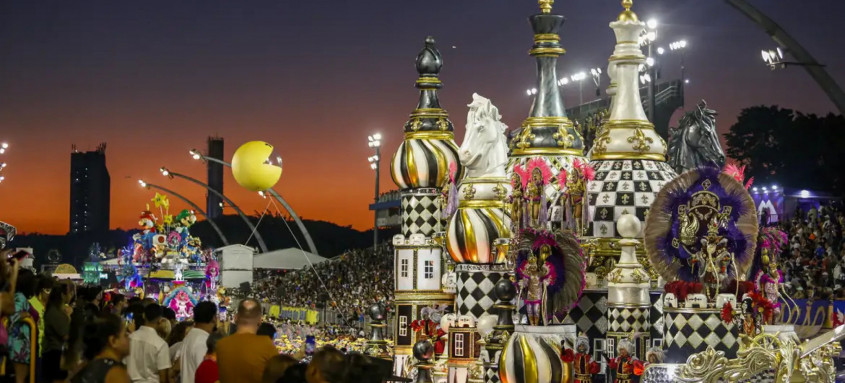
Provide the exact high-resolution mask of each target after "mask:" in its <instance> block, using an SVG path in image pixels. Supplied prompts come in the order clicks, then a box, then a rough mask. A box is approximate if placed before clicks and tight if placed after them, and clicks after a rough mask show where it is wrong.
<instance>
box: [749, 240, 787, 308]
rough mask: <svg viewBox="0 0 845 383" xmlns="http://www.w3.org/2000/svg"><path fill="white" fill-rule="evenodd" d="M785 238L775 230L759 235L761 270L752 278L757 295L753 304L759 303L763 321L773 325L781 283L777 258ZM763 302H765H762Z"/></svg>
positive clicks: (780, 272)
mask: <svg viewBox="0 0 845 383" xmlns="http://www.w3.org/2000/svg"><path fill="white" fill-rule="evenodd" d="M766 229H770V228H766ZM785 236H786V234H784V233H783V232H781V231H780V230H777V229H771V230H763V234H762V235H761V237H763V243H762V245H760V263H761V264H762V269H761V270H760V271H758V272H757V274H756V275H755V276H754V283H755V284H756V286H757V294H758V295H759V297H758V299H755V303H758V302H759V303H760V304H759V306H762V307H763V308H764V310H763V313H764V315H763V321H764V323H768V324H774V323H775V320H777V319H778V318H780V314H781V307H780V285H781V284H782V283H783V272H782V271H780V270H778V266H777V257H778V255H779V252H780V249H781V247H782V246H783V243H785V242H786V241H785ZM781 241H782V242H781ZM763 300H765V301H766V302H762V301H763ZM765 308H768V309H765Z"/></svg>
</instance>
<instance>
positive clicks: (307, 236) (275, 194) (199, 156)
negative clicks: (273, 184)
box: [188, 149, 319, 255]
mask: <svg viewBox="0 0 845 383" xmlns="http://www.w3.org/2000/svg"><path fill="white" fill-rule="evenodd" d="M188 153H189V154H190V155H191V158H193V159H195V160H201V161H203V162H214V163H218V164H221V165H223V166H225V167H227V168H231V167H232V164H231V163H229V162H226V161H223V160H220V159H217V158H214V157H209V156H206V155H203V154H202V153H200V151H199V150H196V149H191V150H190V151H189V152H188ZM265 192H267V193H270V195H272V196H273V198H275V199H276V201H278V202H279V203H280V204H281V205H282V207H284V208H285V210H287V211H288V213H290V215H291V217H292V218H293V220H294V222H296V225H297V226H298V227H299V231H301V232H302V236H303V237H305V243H306V244H307V245H308V249H309V250H310V251H311V253H312V254H317V255H319V253H318V252H317V246H315V245H314V240H313V239H311V234H310V233H309V232H308V229H306V228H305V224H304V223H302V220H301V219H300V218H299V215H297V214H296V212H295V211H294V210H293V208H292V207H291V206H290V205H289V204H288V203H287V201H285V199H284V198H282V196H281V195H280V194H279V193H278V192H276V190H274V189H267V190H265ZM291 235H293V234H292V233H291ZM294 241H296V237H295V236H294Z"/></svg>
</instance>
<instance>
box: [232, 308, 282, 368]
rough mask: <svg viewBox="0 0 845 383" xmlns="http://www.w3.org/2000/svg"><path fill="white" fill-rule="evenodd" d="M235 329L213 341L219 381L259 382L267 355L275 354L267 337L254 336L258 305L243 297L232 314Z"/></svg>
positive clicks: (259, 314)
mask: <svg viewBox="0 0 845 383" xmlns="http://www.w3.org/2000/svg"><path fill="white" fill-rule="evenodd" d="M235 323H236V324H237V325H238V329H237V331H236V332H235V333H234V334H232V335H229V336H227V337H225V338H223V339H221V340H220V342H218V343H217V365H218V368H219V370H220V383H241V382H243V383H261V375H262V373H263V372H264V367H265V366H266V365H267V361H268V360H270V358H272V357H274V356H276V355H278V352H277V351H276V346H275V345H273V341H271V340H270V338H268V337H266V336H263V335H257V334H256V333H257V332H258V326H259V325H260V324H261V304H259V303H258V301H256V300H255V299H252V298H247V299H244V300H242V301H241V303H240V304H239V305H238V311H237V314H235Z"/></svg>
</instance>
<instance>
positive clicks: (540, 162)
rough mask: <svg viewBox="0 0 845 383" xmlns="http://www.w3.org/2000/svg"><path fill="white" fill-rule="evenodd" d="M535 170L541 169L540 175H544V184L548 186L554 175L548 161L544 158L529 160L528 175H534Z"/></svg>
mask: <svg viewBox="0 0 845 383" xmlns="http://www.w3.org/2000/svg"><path fill="white" fill-rule="evenodd" d="M534 169H540V173H541V174H542V175H543V184H544V185H548V184H549V180H551V179H552V176H553V174H552V169H549V165H548V164H546V160H545V159H543V158H542V157H536V158H532V159H530V160H528V174H529V175H532V174H534Z"/></svg>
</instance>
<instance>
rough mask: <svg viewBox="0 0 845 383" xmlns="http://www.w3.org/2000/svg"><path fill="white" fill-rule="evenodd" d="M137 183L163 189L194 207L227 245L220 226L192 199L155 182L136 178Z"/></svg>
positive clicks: (150, 187) (226, 244) (145, 186)
mask: <svg viewBox="0 0 845 383" xmlns="http://www.w3.org/2000/svg"><path fill="white" fill-rule="evenodd" d="M138 184H140V185H141V187H144V188H147V189H158V190H161V191H163V192H165V193H167V194H172V195H174V196H175V197H176V198H179V199H181V200H182V201H185V203H187V204H188V205H190V206H191V207H192V208H194V211H195V212H197V213H200V214H201V215H202V216H203V217H205V220H206V221H208V223H209V224H211V227H212V228H213V229H214V231H215V232H217V236H218V237H220V240H221V241H223V246H228V245H229V240H228V239H226V236H225V235H223V231H221V230H220V227H218V226H217V224H216V223H214V221H212V220H211V219H209V218H208V215H207V214H206V213H205V212H204V211H202V209H200V207H199V206H197V204H195V203H194V202H193V201H191V200H189V199H188V198H186V197H185V196H183V195H181V194H179V193H176V192H175V191H173V190H170V189H167V188H165V187H162V186H158V185H155V184H149V183H146V182H144V180H138Z"/></svg>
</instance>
